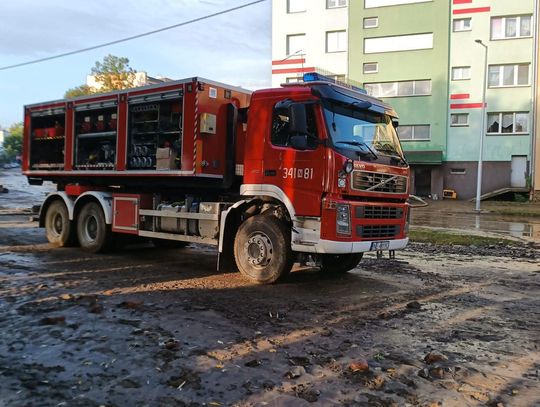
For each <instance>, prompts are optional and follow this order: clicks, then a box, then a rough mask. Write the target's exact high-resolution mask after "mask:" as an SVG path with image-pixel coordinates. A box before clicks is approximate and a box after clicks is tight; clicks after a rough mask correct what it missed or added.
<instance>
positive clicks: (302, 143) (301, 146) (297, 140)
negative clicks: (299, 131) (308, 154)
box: [289, 135, 308, 151]
mask: <svg viewBox="0 0 540 407" xmlns="http://www.w3.org/2000/svg"><path fill="white" fill-rule="evenodd" d="M289 144H290V146H291V147H292V148H294V149H295V150H301V151H303V150H307V148H308V141H307V136H306V135H302V136H291V137H290V138H289Z"/></svg>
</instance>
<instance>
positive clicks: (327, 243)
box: [292, 237, 409, 254]
mask: <svg viewBox="0 0 540 407" xmlns="http://www.w3.org/2000/svg"><path fill="white" fill-rule="evenodd" d="M376 241H378V242H380V240H376ZM389 242H390V243H389V248H388V249H386V250H400V249H403V248H405V246H407V244H408V243H409V238H408V237H406V238H404V239H395V240H390V241H389ZM371 243H373V241H362V242H336V241H334V240H323V239H321V240H319V241H318V242H317V243H315V244H313V245H306V244H295V243H293V244H292V249H293V250H294V251H298V252H305V253H318V254H348V253H363V252H369V251H372V250H371Z"/></svg>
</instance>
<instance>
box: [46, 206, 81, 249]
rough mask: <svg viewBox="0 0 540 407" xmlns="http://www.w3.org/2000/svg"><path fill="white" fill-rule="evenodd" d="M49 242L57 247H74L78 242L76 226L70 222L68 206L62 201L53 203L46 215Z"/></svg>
mask: <svg viewBox="0 0 540 407" xmlns="http://www.w3.org/2000/svg"><path fill="white" fill-rule="evenodd" d="M45 230H46V233H47V240H48V241H49V242H50V243H51V244H53V245H55V246H57V247H66V246H73V245H74V244H75V242H76V234H75V225H74V223H73V222H72V221H70V220H69V215H68V210H67V208H66V205H65V204H64V202H62V201H61V200H56V201H54V202H52V203H51V204H50V205H49V207H48V208H47V212H46V213H45Z"/></svg>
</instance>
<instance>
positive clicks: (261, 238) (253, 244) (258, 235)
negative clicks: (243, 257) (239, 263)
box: [244, 232, 274, 269]
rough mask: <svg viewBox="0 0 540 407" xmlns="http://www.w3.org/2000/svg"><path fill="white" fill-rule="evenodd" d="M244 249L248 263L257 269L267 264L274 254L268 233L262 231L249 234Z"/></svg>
mask: <svg viewBox="0 0 540 407" xmlns="http://www.w3.org/2000/svg"><path fill="white" fill-rule="evenodd" d="M244 249H245V251H246V253H247V260H248V262H249V264H250V265H251V266H252V267H255V268H259V269H262V268H265V267H266V266H268V264H270V262H271V261H272V258H273V256H274V245H273V244H272V241H271V240H270V238H269V237H268V235H266V233H263V232H255V233H252V234H251V235H249V237H248V240H247V242H246V244H245V245H244Z"/></svg>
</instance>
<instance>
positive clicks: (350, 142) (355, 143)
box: [335, 141, 379, 160]
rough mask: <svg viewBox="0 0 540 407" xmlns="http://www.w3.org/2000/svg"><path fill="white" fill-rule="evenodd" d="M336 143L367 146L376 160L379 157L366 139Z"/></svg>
mask: <svg viewBox="0 0 540 407" xmlns="http://www.w3.org/2000/svg"><path fill="white" fill-rule="evenodd" d="M335 143H336V144H348V145H350V146H356V147H365V148H367V149H368V151H369V152H370V153H371V155H372V156H373V158H375V159H376V160H377V159H378V158H379V156H378V155H377V154H375V151H373V150H372V148H371V147H370V146H369V145H368V144H367V143H366V142H364V141H336V142H335Z"/></svg>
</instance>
